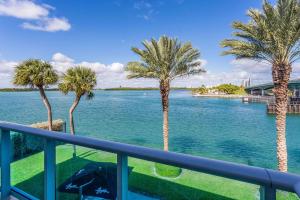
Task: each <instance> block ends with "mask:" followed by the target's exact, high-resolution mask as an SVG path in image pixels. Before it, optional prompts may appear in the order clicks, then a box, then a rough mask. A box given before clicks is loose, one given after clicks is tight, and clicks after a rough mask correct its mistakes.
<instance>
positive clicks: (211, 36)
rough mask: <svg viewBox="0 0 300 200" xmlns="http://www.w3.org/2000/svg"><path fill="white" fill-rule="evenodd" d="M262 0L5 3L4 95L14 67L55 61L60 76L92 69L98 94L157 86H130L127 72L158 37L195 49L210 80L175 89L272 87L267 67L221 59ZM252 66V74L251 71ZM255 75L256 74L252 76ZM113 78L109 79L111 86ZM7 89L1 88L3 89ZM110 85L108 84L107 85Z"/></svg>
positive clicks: (0, 44) (1, 36)
mask: <svg viewBox="0 0 300 200" xmlns="http://www.w3.org/2000/svg"><path fill="white" fill-rule="evenodd" d="M261 3H262V0H226V1H224V0H209V1H204V0H203V1H201V0H111V1H104V0H103V1H101V0H63V1H62V0H35V1H28V0H23V1H21V0H2V1H1V0H0V64H1V65H0V78H1V77H2V78H1V79H0V87H10V86H11V84H10V81H9V80H10V79H11V73H12V66H13V65H15V64H16V63H18V62H20V61H22V60H24V59H28V58H41V59H44V60H48V61H51V62H52V63H53V65H55V67H56V68H57V69H58V70H59V71H63V70H64V69H65V68H67V67H68V66H70V65H75V64H84V65H91V67H92V68H93V69H95V70H96V71H97V72H98V80H99V81H98V82H99V85H98V87H116V86H118V85H123V86H155V85H156V83H155V82H153V81H146V80H131V81H128V80H126V78H125V75H124V72H123V71H122V68H123V67H124V65H125V64H126V63H127V62H128V61H132V60H136V59H138V58H137V57H136V56H135V55H134V54H133V53H132V52H131V50H130V48H131V47H132V46H140V43H141V41H143V40H145V39H150V38H152V37H154V38H158V37H159V36H161V35H168V36H172V37H177V38H178V39H179V40H181V41H190V42H192V44H193V45H194V47H196V48H198V49H199V50H200V52H201V59H203V64H204V67H205V68H206V70H207V71H208V73H207V74H206V75H202V76H197V77H192V78H189V79H181V80H178V81H176V82H175V83H174V85H176V86H197V85H202V84H206V85H214V84H217V83H220V82H234V83H240V82H241V81H242V80H243V79H246V78H247V77H249V76H251V77H252V78H253V79H255V80H256V81H266V80H269V79H270V76H269V74H268V73H267V72H269V68H268V66H265V65H264V64H256V63H253V62H251V61H238V62H236V61H234V58H233V57H231V56H226V57H224V56H220V54H221V52H222V49H221V48H220V46H219V43H220V41H221V40H222V39H225V38H229V37H230V35H231V32H232V29H231V23H232V22H233V21H234V20H241V21H245V22H246V21H247V20H248V18H247V16H246V11H247V9H249V8H251V7H252V8H260V7H261ZM254 65H255V66H254ZM258 67H259V69H258V73H257V71H255V70H254V69H257V68H258ZM108 77H110V78H111V80H110V79H108ZM1 82H2V83H1ZM107 82H111V83H107Z"/></svg>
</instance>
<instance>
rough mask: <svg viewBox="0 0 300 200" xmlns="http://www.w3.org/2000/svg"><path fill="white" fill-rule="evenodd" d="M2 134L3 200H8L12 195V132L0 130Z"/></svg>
mask: <svg viewBox="0 0 300 200" xmlns="http://www.w3.org/2000/svg"><path fill="white" fill-rule="evenodd" d="M0 132H1V200H7V199H8V198H9V195H10V188H11V185H10V160H11V141H10V131H9V130H4V129H0Z"/></svg>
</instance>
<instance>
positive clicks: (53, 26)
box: [22, 17, 71, 32]
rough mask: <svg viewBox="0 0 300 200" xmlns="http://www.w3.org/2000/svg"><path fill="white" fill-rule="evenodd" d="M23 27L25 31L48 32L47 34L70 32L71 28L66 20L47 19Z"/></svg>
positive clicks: (25, 24) (28, 23)
mask: <svg viewBox="0 0 300 200" xmlns="http://www.w3.org/2000/svg"><path fill="white" fill-rule="evenodd" d="M22 27H23V28H25V29H30V30H35V31H46V32H56V31H68V30H70V28H71V25H70V24H69V22H68V20H67V19H66V18H56V17H54V18H45V19H42V20H39V21H37V22H35V23H32V22H24V23H23V24H22Z"/></svg>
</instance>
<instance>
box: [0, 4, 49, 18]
mask: <svg viewBox="0 0 300 200" xmlns="http://www.w3.org/2000/svg"><path fill="white" fill-rule="evenodd" d="M48 14H49V8H47V7H46V6H43V5H37V4H35V3H34V2H33V1H29V0H23V1H21V0H4V1H1V2H0V15H5V16H11V17H16V18H20V19H40V18H42V17H46V16H48Z"/></svg>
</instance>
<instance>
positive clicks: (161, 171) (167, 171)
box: [154, 163, 182, 178]
mask: <svg viewBox="0 0 300 200" xmlns="http://www.w3.org/2000/svg"><path fill="white" fill-rule="evenodd" d="M154 167H155V171H156V173H157V174H158V175H159V176H162V177H166V178H176V177H178V176H180V174H181V172H182V169H181V168H179V167H174V166H170V165H164V164H161V163H155V166H154Z"/></svg>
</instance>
